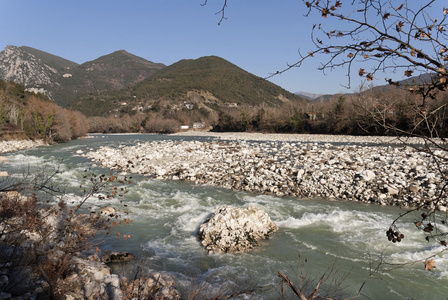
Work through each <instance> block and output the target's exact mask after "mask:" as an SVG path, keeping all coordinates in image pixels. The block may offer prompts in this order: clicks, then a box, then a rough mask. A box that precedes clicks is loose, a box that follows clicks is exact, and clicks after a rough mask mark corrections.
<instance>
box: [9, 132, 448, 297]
mask: <svg viewBox="0 0 448 300" xmlns="http://www.w3.org/2000/svg"><path fill="white" fill-rule="evenodd" d="M161 139H174V140H191V139H195V137H182V136H159V135H93V137H92V138H86V139H80V140H76V141H71V142H68V143H64V144H57V145H52V146H49V147H41V148H36V149H29V150H24V151H18V152H13V153H8V154H5V155H4V156H6V157H7V161H6V163H4V164H2V168H4V169H6V170H7V171H8V172H9V173H10V174H20V173H23V172H25V171H27V170H28V169H32V170H33V169H40V168H42V167H43V166H47V169H51V168H55V167H57V168H59V169H60V170H61V171H62V173H60V174H57V176H56V177H55V182H57V184H58V185H59V186H61V187H64V188H65V189H66V190H67V195H66V199H67V200H70V199H76V197H77V196H76V192H75V191H76V189H77V188H78V187H79V185H81V184H83V180H84V179H83V176H84V174H85V172H84V171H85V170H86V169H87V168H92V170H93V171H94V172H95V173H97V174H103V173H106V172H108V170H105V169H103V168H101V167H98V166H94V165H93V163H92V162H91V161H89V160H88V159H86V158H83V157H80V156H79V154H77V151H79V150H81V151H84V152H86V151H87V149H95V148H97V147H100V146H105V145H119V144H125V145H131V144H134V143H135V142H137V141H151V140H161ZM206 139H209V138H205V137H202V138H201V140H206ZM132 176H133V183H132V184H130V185H129V186H128V190H129V192H128V193H127V194H126V195H125V196H124V197H123V198H121V199H112V200H102V201H100V200H98V199H96V198H91V199H89V202H88V206H91V207H92V209H100V208H101V207H104V206H113V207H115V208H116V209H117V211H119V212H124V211H126V212H127V215H126V218H130V219H132V221H133V222H132V223H130V224H128V225H125V226H123V227H119V228H117V230H119V231H120V232H121V233H122V234H130V235H131V238H130V239H128V240H126V241H124V240H122V239H118V238H113V237H107V238H106V239H105V241H104V242H103V244H102V245H101V246H100V247H101V248H102V249H103V250H112V249H113V250H117V251H129V252H132V253H134V254H135V255H136V256H137V258H138V260H137V261H138V264H139V265H141V266H143V268H147V269H150V270H154V271H162V272H166V273H168V274H170V275H172V276H173V277H174V278H175V279H176V281H177V284H178V285H179V289H180V290H182V291H184V292H185V291H188V290H192V289H195V288H196V289H197V286H198V285H199V286H203V287H206V288H207V289H208V291H209V293H210V294H212V293H213V292H217V291H219V289H220V287H222V286H232V285H234V286H236V287H241V286H242V285H244V284H246V283H254V284H256V285H257V287H258V289H257V290H256V293H255V294H254V296H253V299H280V298H281V296H280V293H281V284H280V279H279V278H278V277H277V272H278V271H282V272H283V273H285V274H287V275H288V276H289V277H290V278H291V279H292V281H293V282H294V283H296V284H297V285H298V284H299V281H300V280H299V277H298V273H299V272H301V271H303V272H306V273H307V274H308V273H309V274H310V275H309V276H311V277H314V278H317V279H318V278H320V277H321V276H322V275H323V274H324V273H327V274H328V273H329V272H330V271H331V270H332V272H333V273H334V274H333V275H332V276H331V278H330V279H329V280H328V281H327V282H328V283H331V282H332V280H334V279H337V278H341V277H344V276H347V277H346V279H345V280H344V282H343V286H344V292H345V294H346V295H347V296H352V295H356V294H357V291H358V289H359V288H360V286H361V285H362V283H363V282H364V281H365V280H366V279H367V278H369V275H370V273H371V269H372V268H374V267H376V266H377V264H378V262H379V261H380V257H381V258H382V259H383V260H384V261H385V263H383V264H382V265H381V268H380V270H379V271H378V272H377V273H375V274H374V275H373V276H371V277H370V279H369V280H368V281H367V283H366V284H365V285H364V288H363V289H362V292H361V293H362V295H361V296H360V298H359V299H411V298H412V299H447V297H448V284H447V283H448V281H447V279H448V254H445V253H443V254H441V255H439V256H437V257H436V258H434V259H435V261H436V266H437V267H436V268H435V269H432V270H431V271H425V269H424V264H423V261H419V260H422V259H424V258H425V257H429V256H431V255H432V254H435V253H438V252H439V251H440V250H442V248H441V247H439V246H437V245H436V244H434V243H431V242H430V243H428V242H426V241H425V239H424V236H423V235H422V233H421V232H419V231H417V229H416V228H415V226H414V224H413V220H414V218H415V215H412V214H411V215H408V216H406V217H405V218H404V219H403V220H401V221H400V230H401V232H402V233H404V234H405V238H404V240H403V241H402V242H401V243H396V244H393V243H390V242H388V241H387V238H386V235H385V232H386V230H387V228H388V226H389V225H390V223H391V222H392V221H393V220H394V219H395V218H396V217H397V216H398V215H399V214H400V213H402V212H403V211H401V210H400V209H398V208H395V207H381V206H374V205H366V204H361V203H355V202H340V201H330V200H326V199H298V198H279V197H274V196H270V195H256V194H250V193H246V192H239V191H232V190H226V189H221V188H216V187H211V186H197V185H194V184H191V183H186V182H177V181H160V180H156V179H150V178H147V177H143V176H140V175H132ZM120 201H122V202H120ZM125 205H126V206H125ZM222 205H229V206H237V207H246V206H257V207H259V208H261V209H263V210H264V211H265V212H266V213H267V214H268V215H269V216H270V217H271V219H272V220H273V221H274V222H275V223H276V224H277V225H278V226H279V228H280V229H279V231H278V232H276V233H275V234H274V235H273V236H272V238H271V239H269V240H266V241H264V242H263V244H262V247H260V248H259V249H257V250H255V251H253V252H249V253H244V254H237V255H223V254H213V255H208V254H206V253H205V251H204V249H203V248H202V246H201V244H200V242H199V241H198V240H197V238H196V232H197V230H198V227H199V225H200V224H201V223H202V222H203V221H204V220H205V219H206V218H207V216H209V215H210V214H211V213H212V212H214V211H215V210H216V209H217V208H218V207H220V206H222ZM412 261H414V262H415V261H417V262H416V263H414V264H406V263H408V262H412ZM403 264H404V265H403ZM302 265H303V267H302ZM120 269H125V270H126V269H127V270H129V269H130V267H129V265H128V266H124V267H122V268H120V267H118V266H115V268H114V270H116V271H117V272H125V271H120ZM324 286H325V285H324ZM289 298H292V296H291V293H289Z"/></svg>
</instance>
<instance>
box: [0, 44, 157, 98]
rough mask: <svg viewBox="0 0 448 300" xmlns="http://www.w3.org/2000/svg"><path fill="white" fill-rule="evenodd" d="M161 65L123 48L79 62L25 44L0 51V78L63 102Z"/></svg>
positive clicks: (146, 73) (138, 77)
mask: <svg viewBox="0 0 448 300" xmlns="http://www.w3.org/2000/svg"><path fill="white" fill-rule="evenodd" d="M164 67H165V65H163V64H159V63H153V62H150V61H148V60H145V59H143V58H141V57H137V56H135V55H133V54H130V53H128V52H126V51H124V50H120V51H116V52H114V53H111V54H109V55H105V56H102V57H100V58H98V59H96V60H93V61H90V62H86V63H83V64H81V65H79V64H77V63H74V62H71V61H69V60H66V59H64V58H61V57H58V56H55V55H52V54H50V53H46V52H44V51H40V50H37V49H34V48H30V47H26V46H22V47H16V46H6V48H5V49H4V50H3V51H2V52H0V78H1V79H4V80H7V81H14V82H17V83H21V84H23V85H25V87H26V88H27V90H29V91H36V92H37V91H38V92H41V93H44V94H46V95H47V96H49V97H50V98H51V99H52V100H54V101H55V102H56V103H57V104H59V105H62V106H68V104H69V103H70V102H71V101H73V100H74V99H76V98H77V96H78V95H80V94H83V93H90V92H98V91H104V90H110V89H120V88H123V87H125V86H127V85H129V84H132V83H136V82H138V81H141V80H143V79H145V78H146V77H148V76H151V75H152V74H153V73H154V72H155V71H157V70H160V69H162V68H164Z"/></svg>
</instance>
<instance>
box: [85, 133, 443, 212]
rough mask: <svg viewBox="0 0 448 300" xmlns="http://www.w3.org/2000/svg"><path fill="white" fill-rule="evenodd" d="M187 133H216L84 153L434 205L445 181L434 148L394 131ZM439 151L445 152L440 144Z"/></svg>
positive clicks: (279, 185) (197, 175)
mask: <svg viewBox="0 0 448 300" xmlns="http://www.w3.org/2000/svg"><path fill="white" fill-rule="evenodd" d="M178 135H182V134H178ZM183 135H189V136H192V135H194V136H209V137H214V138H216V139H214V140H211V141H207V142H199V141H170V140H166V141H154V142H146V143H139V144H136V145H134V146H126V147H125V146H117V147H101V148H99V149H90V150H89V152H88V153H86V154H83V156H85V157H88V158H90V159H92V160H94V161H96V162H99V163H101V164H102V165H103V166H106V167H109V168H117V166H119V168H120V169H122V170H123V171H124V172H128V173H137V174H143V175H146V176H151V177H154V178H158V179H169V180H184V181H190V182H194V183H196V184H208V185H213V186H218V187H224V188H230V189H235V190H242V191H248V192H255V193H263V194H273V195H276V196H288V197H301V198H304V197H306V198H328V199H344V200H351V201H361V202H364V203H376V204H380V205H395V206H401V207H416V206H420V205H424V206H426V207H428V208H434V204H433V203H434V200H435V199H436V198H437V196H438V194H437V192H438V191H439V190H440V189H441V187H442V185H443V184H444V182H443V181H442V178H441V177H440V175H439V174H440V173H439V170H438V169H437V166H436V165H435V164H434V163H433V162H432V157H431V156H428V155H426V154H425V153H422V152H418V151H416V150H415V149H413V148H411V147H409V146H406V145H403V144H401V145H397V144H398V143H399V141H398V140H397V139H394V138H381V139H380V140H376V142H375V140H374V139H372V137H350V136H321V135H277V134H259V133H256V134H252V133H218V134H217V133H208V132H201V133H199V132H192V133H184V134H183ZM310 139H313V140H312V141H311V140H310ZM285 141H286V142H285ZM330 141H331V142H332V143H330ZM408 142H410V141H408ZM416 142H417V141H413V143H416ZM339 143H341V144H339ZM386 143H390V144H394V145H384V144H386ZM366 144H367V145H366ZM373 144H377V145H373ZM439 152H440V153H439ZM436 154H437V155H445V153H443V152H442V151H436ZM446 206H447V202H446V200H445V199H441V200H440V201H438V203H437V207H435V208H437V209H439V210H442V211H445V210H446Z"/></svg>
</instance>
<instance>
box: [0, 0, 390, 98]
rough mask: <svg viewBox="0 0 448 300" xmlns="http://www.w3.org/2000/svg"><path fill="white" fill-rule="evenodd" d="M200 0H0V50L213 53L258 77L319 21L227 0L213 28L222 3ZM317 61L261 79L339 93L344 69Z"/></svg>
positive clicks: (164, 59) (257, 2)
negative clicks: (322, 67) (327, 69)
mask: <svg viewBox="0 0 448 300" xmlns="http://www.w3.org/2000/svg"><path fill="white" fill-rule="evenodd" d="M203 2H204V0H129V1H123V0H119V1H118V0H107V1H106V0H76V1H63V0H0V48H1V49H3V48H4V47H5V46H6V45H14V46H30V47H33V48H36V49H39V50H42V51H46V52H49V53H51V54H54V55H58V56H61V57H63V58H66V59H68V60H71V61H74V62H77V63H83V62H86V61H90V60H94V59H96V58H98V57H100V56H102V55H106V54H109V53H112V52H114V51H116V50H121V49H124V50H126V51H128V52H130V53H132V54H134V55H137V56H140V57H143V58H145V59H147V60H150V61H153V62H158V63H164V64H166V65H170V64H172V63H175V62H177V61H179V60H181V59H195V58H198V57H201V56H207V55H217V56H220V57H222V58H224V59H226V60H228V61H230V62H231V63H234V64H236V65H237V66H239V67H241V68H243V69H245V70H246V71H248V72H250V73H253V74H255V75H257V76H260V77H266V76H268V75H269V74H270V73H274V72H275V71H277V70H279V69H282V68H284V67H286V65H287V63H294V62H295V61H296V60H297V59H298V50H299V49H301V51H303V52H304V53H306V52H308V51H309V50H310V49H311V48H312V45H311V41H310V31H311V26H312V25H313V23H314V22H319V20H317V21H316V20H313V19H311V18H307V17H304V16H303V14H304V12H305V6H304V4H303V3H302V1H298V0H282V1H273V0H271V1H268V0H238V1H232V0H229V7H228V8H227V10H226V16H227V17H228V20H225V21H224V22H222V24H221V25H220V26H218V25H217V23H218V21H219V19H220V16H219V15H216V14H215V13H216V12H217V11H219V10H220V9H221V7H222V4H223V1H221V0H209V1H208V4H207V5H206V6H205V7H202V6H201V3H203ZM317 67H318V59H317V58H316V60H314V59H313V60H310V61H308V62H307V63H306V64H305V65H303V67H302V68H300V69H293V70H291V71H288V72H287V73H285V74H283V75H280V76H276V77H274V78H272V79H269V80H271V81H272V82H274V83H276V84H278V85H280V86H281V87H283V88H285V89H287V90H289V91H291V92H297V91H305V92H310V93H319V94H323V93H337V92H341V91H342V92H347V90H346V89H345V88H343V87H342V86H341V84H347V80H346V77H345V70H342V69H339V70H335V71H333V72H331V73H329V74H327V75H323V74H322V72H320V71H318V70H317ZM353 79H354V81H353V82H352V87H353V88H356V87H358V86H359V82H360V81H358V80H359V78H353ZM383 83H384V82H381V84H383Z"/></svg>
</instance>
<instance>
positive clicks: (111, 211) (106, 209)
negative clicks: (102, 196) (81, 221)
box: [100, 206, 115, 215]
mask: <svg viewBox="0 0 448 300" xmlns="http://www.w3.org/2000/svg"><path fill="white" fill-rule="evenodd" d="M114 213H115V208H113V207H111V206H106V207H104V208H102V209H101V211H100V214H102V215H112V214H114Z"/></svg>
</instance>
